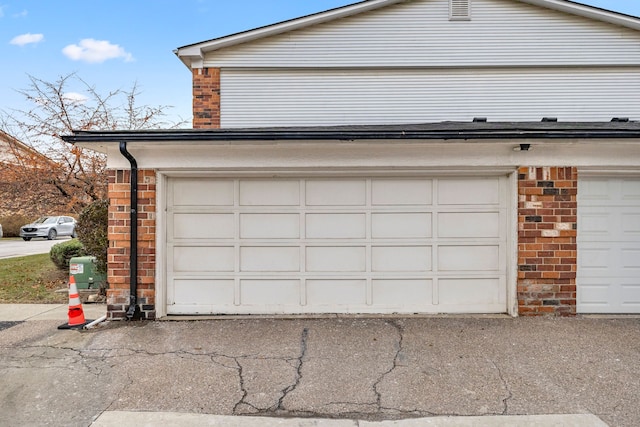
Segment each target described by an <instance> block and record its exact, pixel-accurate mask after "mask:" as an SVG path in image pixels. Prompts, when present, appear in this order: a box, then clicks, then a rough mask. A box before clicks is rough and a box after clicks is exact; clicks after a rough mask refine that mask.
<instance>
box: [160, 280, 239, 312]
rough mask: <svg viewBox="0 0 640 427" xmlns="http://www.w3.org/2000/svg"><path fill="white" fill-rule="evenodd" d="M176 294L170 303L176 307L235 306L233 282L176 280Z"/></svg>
mask: <svg viewBox="0 0 640 427" xmlns="http://www.w3.org/2000/svg"><path fill="white" fill-rule="evenodd" d="M174 283H175V292H174V296H173V300H172V301H170V303H172V304H175V305H182V306H183V305H203V304H204V305H210V304H211V302H215V303H216V304H223V305H224V304H226V305H233V302H234V295H235V284H234V281H233V280H211V279H175V280H174Z"/></svg>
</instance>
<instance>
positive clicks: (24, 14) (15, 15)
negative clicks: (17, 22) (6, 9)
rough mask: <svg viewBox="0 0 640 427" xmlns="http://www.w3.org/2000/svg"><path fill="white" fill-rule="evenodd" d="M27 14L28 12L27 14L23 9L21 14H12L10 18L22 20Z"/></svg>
mask: <svg viewBox="0 0 640 427" xmlns="http://www.w3.org/2000/svg"><path fill="white" fill-rule="evenodd" d="M28 14H29V12H27V10H26V9H24V10H23V11H22V12H19V13H14V14H13V15H12V16H13V17H14V18H24V17H26V16H27V15H28Z"/></svg>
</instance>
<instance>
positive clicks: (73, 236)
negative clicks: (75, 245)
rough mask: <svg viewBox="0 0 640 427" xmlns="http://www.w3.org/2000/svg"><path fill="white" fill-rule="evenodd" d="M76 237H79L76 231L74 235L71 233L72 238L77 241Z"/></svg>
mask: <svg viewBox="0 0 640 427" xmlns="http://www.w3.org/2000/svg"><path fill="white" fill-rule="evenodd" d="M76 237H78V233H76V230H73V233H71V238H72V239H75V238H76Z"/></svg>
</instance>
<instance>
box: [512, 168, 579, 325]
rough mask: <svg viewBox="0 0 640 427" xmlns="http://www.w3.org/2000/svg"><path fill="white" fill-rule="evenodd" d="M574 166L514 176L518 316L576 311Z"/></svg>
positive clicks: (522, 170)
mask: <svg viewBox="0 0 640 427" xmlns="http://www.w3.org/2000/svg"><path fill="white" fill-rule="evenodd" d="M577 180H578V176H577V170H576V168H571V167H523V168H520V170H519V174H518V198H519V200H518V307H519V313H520V315H522V316H527V315H541V314H548V315H559V316H570V315H574V314H575V313H576V270H577V245H576V233H577V231H576V229H577V217H576V215H577V200H576V195H577V186H578V181H577Z"/></svg>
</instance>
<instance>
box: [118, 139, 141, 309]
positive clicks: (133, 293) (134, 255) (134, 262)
mask: <svg viewBox="0 0 640 427" xmlns="http://www.w3.org/2000/svg"><path fill="white" fill-rule="evenodd" d="M120 153H121V154H122V155H123V156H124V157H126V159H127V160H129V163H130V164H131V217H130V221H131V224H130V225H129V228H130V231H131V232H130V236H131V237H130V240H129V251H130V258H129V273H130V279H129V308H128V309H127V319H129V320H131V319H134V318H135V319H139V318H140V314H141V313H140V308H139V307H138V162H136V159H135V158H134V157H133V156H132V155H131V153H129V152H128V151H127V142H126V141H120Z"/></svg>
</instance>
